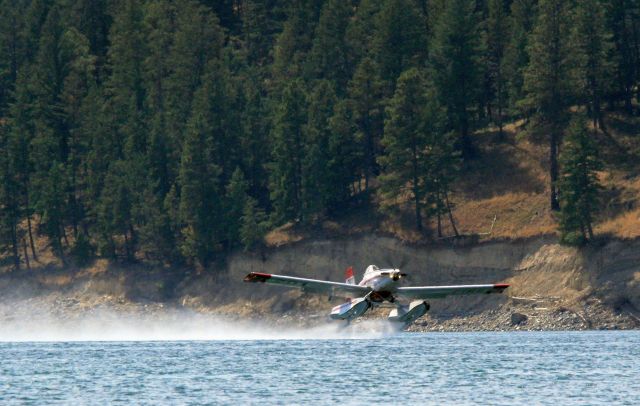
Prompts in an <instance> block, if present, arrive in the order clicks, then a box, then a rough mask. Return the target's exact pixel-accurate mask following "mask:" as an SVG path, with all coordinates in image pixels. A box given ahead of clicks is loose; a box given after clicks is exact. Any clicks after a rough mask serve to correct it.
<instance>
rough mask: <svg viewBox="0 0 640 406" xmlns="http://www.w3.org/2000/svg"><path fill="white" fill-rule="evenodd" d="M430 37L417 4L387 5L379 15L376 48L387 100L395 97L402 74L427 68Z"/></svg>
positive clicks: (395, 1) (400, 0) (389, 1)
mask: <svg viewBox="0 0 640 406" xmlns="http://www.w3.org/2000/svg"><path fill="white" fill-rule="evenodd" d="M426 35H427V31H426V19H425V18H424V16H423V15H422V13H421V11H420V9H419V8H418V7H417V4H416V2H415V1H413V0H410V1H405V0H385V1H384V4H383V6H382V9H381V10H380V12H379V13H378V14H377V21H376V30H375V37H374V38H373V46H374V49H375V56H376V62H377V64H378V66H379V67H380V78H381V79H382V80H383V81H384V83H385V85H386V86H385V91H386V95H387V96H389V97H390V96H391V95H392V94H393V90H394V86H395V84H396V80H397V79H398V77H399V76H400V74H401V73H402V72H404V71H405V70H407V69H409V68H410V67H420V66H422V65H423V64H424V62H425V60H426V47H425V44H426V41H427V36H426Z"/></svg>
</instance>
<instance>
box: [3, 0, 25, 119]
mask: <svg viewBox="0 0 640 406" xmlns="http://www.w3.org/2000/svg"><path fill="white" fill-rule="evenodd" d="M24 9H25V6H24V2H22V1H18V0H4V1H2V2H0V117H5V116H6V115H7V113H8V110H9V103H11V102H12V101H13V97H12V91H13V90H14V88H15V84H16V81H17V80H18V69H19V68H20V66H21V65H22V64H23V62H24V54H25V53H24V49H23V46H24V38H22V37H21V35H20V33H21V31H22V30H23V25H24V19H23V18H22V17H21V15H22V13H24Z"/></svg>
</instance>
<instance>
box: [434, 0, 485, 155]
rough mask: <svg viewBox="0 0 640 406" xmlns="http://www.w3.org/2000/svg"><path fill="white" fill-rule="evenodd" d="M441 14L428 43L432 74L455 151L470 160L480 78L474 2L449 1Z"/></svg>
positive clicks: (480, 52)
mask: <svg viewBox="0 0 640 406" xmlns="http://www.w3.org/2000/svg"><path fill="white" fill-rule="evenodd" d="M441 13H442V14H441V15H439V16H437V20H436V21H435V25H434V27H433V38H432V40H431V42H430V52H431V53H430V62H431V68H432V69H431V71H432V73H431V75H432V76H433V80H434V84H435V87H436V89H437V93H438V96H439V97H440V100H441V102H442V104H443V105H444V106H445V107H446V109H447V120H448V123H449V126H450V128H451V129H452V130H454V131H455V132H456V134H457V136H458V143H457V148H458V150H460V151H461V152H462V154H463V157H465V158H471V157H472V156H473V155H474V149H473V146H472V143H471V131H472V119H473V116H472V115H473V111H472V109H473V106H474V104H475V102H476V101H477V100H478V98H479V94H480V84H481V78H482V72H481V66H480V56H481V54H482V44H481V42H480V32H479V27H478V15H477V14H476V12H475V1H473V0H451V1H448V2H446V5H445V6H444V9H443V10H442V12H441Z"/></svg>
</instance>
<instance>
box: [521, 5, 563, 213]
mask: <svg viewBox="0 0 640 406" xmlns="http://www.w3.org/2000/svg"><path fill="white" fill-rule="evenodd" d="M569 18H570V14H569V4H568V3H567V2H566V1H562V0H542V1H541V2H540V4H539V5H538V19H537V22H536V24H535V27H534V29H533V32H532V34H531V38H530V41H529V45H528V52H529V58H530V63H529V65H528V66H527V68H526V70H525V75H524V91H525V98H524V99H523V100H521V101H520V105H521V106H522V108H523V109H524V110H525V112H526V114H527V115H528V116H529V117H530V118H531V121H530V123H529V126H528V127H529V131H530V132H531V133H532V134H542V135H544V136H545V138H546V139H547V140H548V142H549V161H550V165H549V175H550V182H551V185H550V196H549V197H550V203H551V204H550V206H551V209H552V210H558V209H559V208H560V207H559V202H558V191H557V185H556V183H557V180H558V163H557V160H558V148H559V145H560V142H561V138H562V132H563V130H564V128H565V126H566V121H567V118H568V111H567V109H568V107H569V105H570V104H571V102H572V101H573V100H574V92H573V89H575V80H574V77H573V76H572V73H573V69H572V68H573V66H574V64H575V54H574V52H573V51H574V49H573V48H572V47H571V46H570V41H569V38H570V31H569Z"/></svg>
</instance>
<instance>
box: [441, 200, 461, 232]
mask: <svg viewBox="0 0 640 406" xmlns="http://www.w3.org/2000/svg"><path fill="white" fill-rule="evenodd" d="M444 201H445V203H446V204H447V213H449V221H450V222H451V227H452V228H453V233H454V234H455V236H456V237H459V236H460V234H459V233H458V228H457V227H456V222H455V221H454V220H453V213H452V212H451V205H450V204H449V194H448V193H447V192H446V191H445V192H444Z"/></svg>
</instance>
